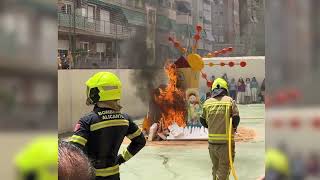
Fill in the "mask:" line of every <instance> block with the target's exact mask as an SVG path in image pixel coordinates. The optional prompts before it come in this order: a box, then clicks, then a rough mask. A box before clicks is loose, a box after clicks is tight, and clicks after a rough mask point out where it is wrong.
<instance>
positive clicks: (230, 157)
mask: <svg viewBox="0 0 320 180" xmlns="http://www.w3.org/2000/svg"><path fill="white" fill-rule="evenodd" d="M231 135H232V118H230V122H229V137H228V146H229V148H228V149H229V165H230V169H231V172H232V175H233V177H234V179H235V180H238V176H237V173H236V170H235V168H234V166H233V160H232V149H231V148H232V146H231V138H232V136H231Z"/></svg>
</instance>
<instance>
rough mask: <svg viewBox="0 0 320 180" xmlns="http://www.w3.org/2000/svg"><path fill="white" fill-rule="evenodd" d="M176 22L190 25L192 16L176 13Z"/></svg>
mask: <svg viewBox="0 0 320 180" xmlns="http://www.w3.org/2000/svg"><path fill="white" fill-rule="evenodd" d="M177 24H188V25H192V17H191V16H189V15H187V14H186V15H177Z"/></svg>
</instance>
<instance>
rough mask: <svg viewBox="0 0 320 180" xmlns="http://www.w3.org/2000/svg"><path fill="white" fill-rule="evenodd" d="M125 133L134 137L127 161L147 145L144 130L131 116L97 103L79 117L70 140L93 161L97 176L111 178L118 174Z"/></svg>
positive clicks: (124, 155)
mask: <svg viewBox="0 0 320 180" xmlns="http://www.w3.org/2000/svg"><path fill="white" fill-rule="evenodd" d="M125 136H126V137H127V138H129V139H130V140H131V143H130V144H129V146H128V147H127V148H126V149H125V150H124V151H123V153H122V157H123V159H124V160H125V161H128V160H129V159H130V158H131V157H133V156H134V155H135V154H136V153H138V152H139V151H140V150H141V149H142V148H143V147H144V146H145V143H146V140H145V138H144V136H143V134H142V132H141V130H140V129H139V127H138V126H137V125H136V124H135V123H134V122H133V121H132V120H131V118H130V117H129V116H128V115H126V114H122V113H120V112H119V111H115V110H113V109H110V108H100V107H97V106H95V107H94V109H93V111H92V112H90V113H89V114H87V115H86V116H84V117H82V118H81V119H80V120H79V122H78V124H77V125H76V127H75V130H74V134H73V136H72V137H71V138H70V142H72V143H74V144H76V145H77V146H79V147H80V148H82V149H83V150H84V152H86V154H87V155H88V157H89V158H90V159H91V160H93V165H94V167H95V169H96V176H100V177H108V176H113V175H116V174H118V173H119V163H118V162H117V157H118V151H119V148H120V146H121V144H122V141H123V140H124V137H125Z"/></svg>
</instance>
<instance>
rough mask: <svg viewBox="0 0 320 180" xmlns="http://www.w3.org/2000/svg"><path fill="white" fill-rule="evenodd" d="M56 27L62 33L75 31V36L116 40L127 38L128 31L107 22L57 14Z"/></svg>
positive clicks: (118, 25)
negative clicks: (91, 36) (82, 35)
mask: <svg viewBox="0 0 320 180" xmlns="http://www.w3.org/2000/svg"><path fill="white" fill-rule="evenodd" d="M74 19H75V23H74ZM58 26H59V31H62V32H63V31H65V32H73V30H75V32H76V33H77V34H87V35H95V36H103V37H109V38H118V39H126V38H128V37H129V30H128V28H127V27H126V26H124V25H120V24H114V23H111V22H108V21H102V20H97V19H94V18H89V17H84V16H75V17H74V16H73V15H70V14H64V13H58ZM74 26H75V27H74Z"/></svg>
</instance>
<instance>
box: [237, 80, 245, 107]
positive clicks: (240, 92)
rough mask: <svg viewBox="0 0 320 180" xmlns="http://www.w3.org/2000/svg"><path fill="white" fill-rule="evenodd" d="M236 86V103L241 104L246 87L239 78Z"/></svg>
mask: <svg viewBox="0 0 320 180" xmlns="http://www.w3.org/2000/svg"><path fill="white" fill-rule="evenodd" d="M237 86H238V94H237V103H238V104H243V103H244V93H245V90H246V85H245V83H244V81H243V78H242V77H240V78H239V80H238V84H237Z"/></svg>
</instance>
